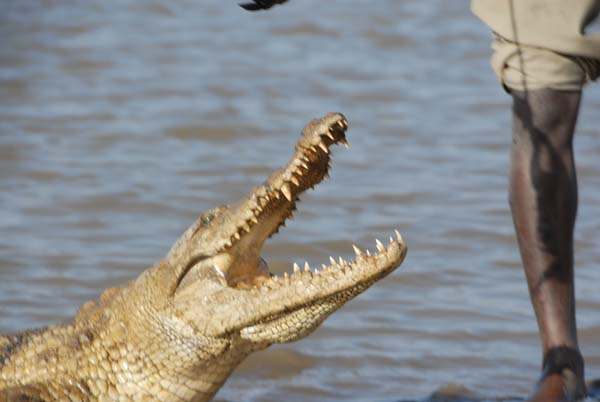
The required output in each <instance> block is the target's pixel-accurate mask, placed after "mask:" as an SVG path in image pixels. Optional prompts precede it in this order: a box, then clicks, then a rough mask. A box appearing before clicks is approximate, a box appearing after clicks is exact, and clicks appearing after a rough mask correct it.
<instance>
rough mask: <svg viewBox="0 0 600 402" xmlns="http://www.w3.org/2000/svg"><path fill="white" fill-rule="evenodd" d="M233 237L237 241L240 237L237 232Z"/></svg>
mask: <svg viewBox="0 0 600 402" xmlns="http://www.w3.org/2000/svg"><path fill="white" fill-rule="evenodd" d="M233 237H235V239H236V240H239V239H240V237H241V236H240V234H239V233H238V232H236V233H235V234H234V235H233Z"/></svg>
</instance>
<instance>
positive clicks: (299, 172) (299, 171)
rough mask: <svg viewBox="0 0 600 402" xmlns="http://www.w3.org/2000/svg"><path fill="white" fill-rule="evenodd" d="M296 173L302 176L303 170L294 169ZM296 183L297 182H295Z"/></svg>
mask: <svg viewBox="0 0 600 402" xmlns="http://www.w3.org/2000/svg"><path fill="white" fill-rule="evenodd" d="M296 174H297V175H298V176H300V177H302V176H304V172H303V171H302V170H300V169H298V170H296ZM296 185H297V184H296Z"/></svg>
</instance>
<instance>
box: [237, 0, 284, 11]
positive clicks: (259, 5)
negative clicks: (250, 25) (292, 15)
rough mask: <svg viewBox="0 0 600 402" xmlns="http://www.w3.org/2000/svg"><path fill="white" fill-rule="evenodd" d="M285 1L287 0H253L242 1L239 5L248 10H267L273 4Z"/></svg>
mask: <svg viewBox="0 0 600 402" xmlns="http://www.w3.org/2000/svg"><path fill="white" fill-rule="evenodd" d="M286 1H287V0H253V2H252V3H242V4H240V5H239V6H240V7H242V8H243V9H244V10H248V11H257V10H268V9H269V8H271V7H273V6H274V5H275V4H282V3H285V2H286Z"/></svg>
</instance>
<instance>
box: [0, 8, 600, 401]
mask: <svg viewBox="0 0 600 402" xmlns="http://www.w3.org/2000/svg"><path fill="white" fill-rule="evenodd" d="M0 7H1V11H0V331H13V330H18V329H23V328H27V327H35V326H42V325H48V324H53V323H56V322H58V321H61V320H64V319H67V318H68V317H70V316H72V315H73V314H74V312H75V311H76V308H77V306H78V305H79V304H80V303H82V302H84V301H86V300H89V299H92V298H95V297H96V296H97V295H98V294H99V292H100V291H101V289H103V288H105V287H107V286H111V285H115V284H118V283H122V282H125V281H127V280H129V279H130V278H133V277H135V276H136V275H138V274H139V273H140V272H141V271H142V270H143V269H144V268H145V267H146V266H148V265H150V264H152V263H153V262H155V261H157V260H158V259H160V258H161V257H162V256H163V254H164V253H165V252H166V251H167V250H168V248H169V247H170V245H171V244H172V242H173V241H174V240H175V239H176V238H177V236H178V235H179V234H180V233H181V231H182V230H184V229H185V228H186V227H187V226H188V225H189V224H190V223H191V222H192V221H193V220H194V219H195V217H196V216H197V214H198V213H199V212H200V211H202V210H204V209H207V208H210V207H212V206H215V205H217V204H220V203H223V202H228V201H232V200H235V199H237V198H238V197H240V196H242V195H243V194H244V193H245V192H246V191H248V190H249V189H250V188H251V187H252V186H253V185H254V184H257V183H259V182H261V181H262V180H263V179H264V178H265V177H266V175H268V174H269V173H270V171H271V170H272V169H273V168H276V167H279V166H281V165H282V164H284V163H285V162H286V161H287V159H288V158H289V156H290V155H291V152H292V146H293V144H294V142H295V141H296V139H297V138H298V132H299V131H300V129H301V128H302V127H303V126H304V124H305V123H306V122H307V121H309V120H310V119H311V118H313V117H316V116H320V115H323V114H324V113H326V112H329V111H341V112H343V113H345V114H346V115H347V116H348V118H349V120H350V122H351V128H350V131H349V133H348V139H349V141H350V142H351V148H350V149H349V150H345V149H343V148H342V149H340V150H339V151H336V152H335V161H334V168H333V172H332V180H331V181H330V182H326V183H324V184H323V185H321V186H320V187H318V188H317V190H316V191H315V192H312V193H310V194H309V195H307V196H305V197H303V202H302V203H301V204H300V210H299V212H298V213H297V216H296V220H295V221H293V222H290V223H289V224H288V226H287V228H286V229H285V230H283V231H282V232H281V233H280V234H279V235H278V236H276V237H275V238H274V239H272V241H270V242H269V244H268V246H267V247H266V250H265V255H266V258H267V259H268V260H269V261H270V264H271V267H274V269H275V270H277V271H282V270H284V269H288V267H290V266H291V262H292V261H298V262H300V263H302V262H303V261H304V260H305V259H307V260H308V261H309V262H311V263H313V264H319V263H321V262H324V261H327V259H328V256H329V255H330V254H332V255H334V256H337V255H342V256H344V257H350V256H352V249H351V247H350V244H351V243H352V242H356V243H357V244H359V245H361V246H363V247H367V246H368V247H372V245H373V239H374V238H375V237H382V238H385V236H388V235H389V234H391V233H392V231H393V229H394V228H398V229H400V230H401V231H402V232H403V234H404V236H405V237H406V239H407V241H408V244H409V256H408V259H407V261H406V262H405V264H404V266H403V268H402V269H401V270H400V271H398V272H396V273H394V274H393V275H392V276H391V277H389V278H387V279H386V280H385V281H383V282H382V283H380V284H379V285H378V286H375V287H374V288H373V289H371V290H370V291H369V292H367V293H366V294H364V295H362V296H361V297H359V298H358V299H357V300H356V301H353V302H352V303H350V304H349V305H348V306H346V307H345V308H344V309H343V310H341V311H340V312H339V313H337V314H336V315H334V316H333V317H332V318H330V319H329V320H328V321H327V322H326V323H325V324H324V325H323V327H322V328H321V329H320V330H318V331H317V332H316V333H315V334H313V335H312V336H310V337H309V338H307V339H305V340H303V341H302V342H299V343H295V344H292V345H284V346H280V347H273V348H271V349H269V350H267V351H265V352H262V353H259V354H257V355H255V356H253V357H252V358H250V359H249V360H248V361H247V362H246V363H245V364H244V365H243V366H242V367H240V369H239V370H238V371H237V372H236V373H235V375H234V376H233V377H232V378H231V379H230V380H229V382H228V383H227V384H226V386H225V387H224V388H223V389H222V390H221V391H220V392H219V394H218V396H217V398H216V399H217V400H218V401H221V402H223V401H231V402H233V401H238V402H239V401H254V402H268V401H273V402H275V401H282V400H286V401H303V402H305V401H353V402H373V401H380V402H391V401H398V400H411V399H412V400H414V399H419V400H420V399H422V398H427V397H428V395H431V394H432V393H433V392H434V391H435V390H436V389H439V388H440V387H443V386H445V385H448V384H454V385H455V386H458V387H465V388H466V389H467V390H468V392H470V393H471V394H472V395H478V396H479V397H483V398H490V399H493V398H498V397H503V398H504V397H510V396H514V397H515V398H516V399H519V398H522V397H523V396H524V395H525V394H526V393H527V392H528V391H529V390H530V388H531V386H532V384H533V383H534V381H535V379H536V377H537V374H538V369H539V362H540V352H539V346H538V341H537V332H536V327H535V320H534V317H533V314H532V311H531V307H530V305H529V300H528V294H527V291H526V285H525V282H524V279H523V273H522V271H521V268H520V262H519V257H518V252H517V247H516V243H515V238H514V234H513V229H512V226H511V219H510V215H509V211H508V204H507V202H506V199H507V195H506V187H507V179H506V172H507V166H508V152H507V149H508V143H509V130H510V127H509V99H508V97H507V96H506V95H505V94H504V93H503V92H502V90H501V89H500V87H499V86H498V85H497V84H496V82H495V79H494V77H493V76H492V73H491V71H490V69H489V68H488V55H489V51H488V48H489V33H488V32H487V31H486V29H485V27H483V26H482V25H481V24H480V23H479V22H478V21H477V20H476V19H475V18H474V17H472V16H471V15H470V14H469V11H468V2H467V1H466V0H463V1H443V0H434V1H426V2H425V1H423V2H421V1H417V0H406V1H392V0H378V1H376V2H375V1H372V2H366V1H360V0H345V1H343V2H341V1H340V2H327V4H325V3H323V2H321V1H318V0H303V1H300V0H297V1H295V2H291V3H290V4H289V5H287V6H286V7H278V8H276V9H273V10H272V11H271V12H269V13H260V14H250V13H246V12H243V11H242V10H241V9H239V8H238V7H237V6H236V5H235V1H223V0H219V1H216V0H212V1H211V0H204V1H191V0H183V1H177V2H168V1H158V0H150V1H145V2H139V1H131V0H122V1H118V2H99V1H69V2H66V1H65V2H60V1H30V0H5V1H4V2H3V3H2V5H1V6H0ZM599 110H600V86H598V85H596V86H595V87H590V88H589V89H588V91H587V93H586V96H585V102H584V106H583V110H582V113H581V118H580V121H579V129H578V134H577V138H576V148H577V159H578V165H579V178H580V200H581V207H580V210H579V221H578V226H577V294H578V322H579V325H580V334H581V343H582V347H583V351H584V353H585V355H586V359H587V371H588V374H589V378H597V377H600V292H599V291H598V289H599V285H598V283H600V162H599V160H600V158H599V156H600V129H599V127H600V113H599V112H598V111H599Z"/></svg>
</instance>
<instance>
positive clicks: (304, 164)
mask: <svg viewBox="0 0 600 402" xmlns="http://www.w3.org/2000/svg"><path fill="white" fill-rule="evenodd" d="M300 165H302V167H303V168H304V169H306V170H308V165H307V164H306V163H304V162H300Z"/></svg>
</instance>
